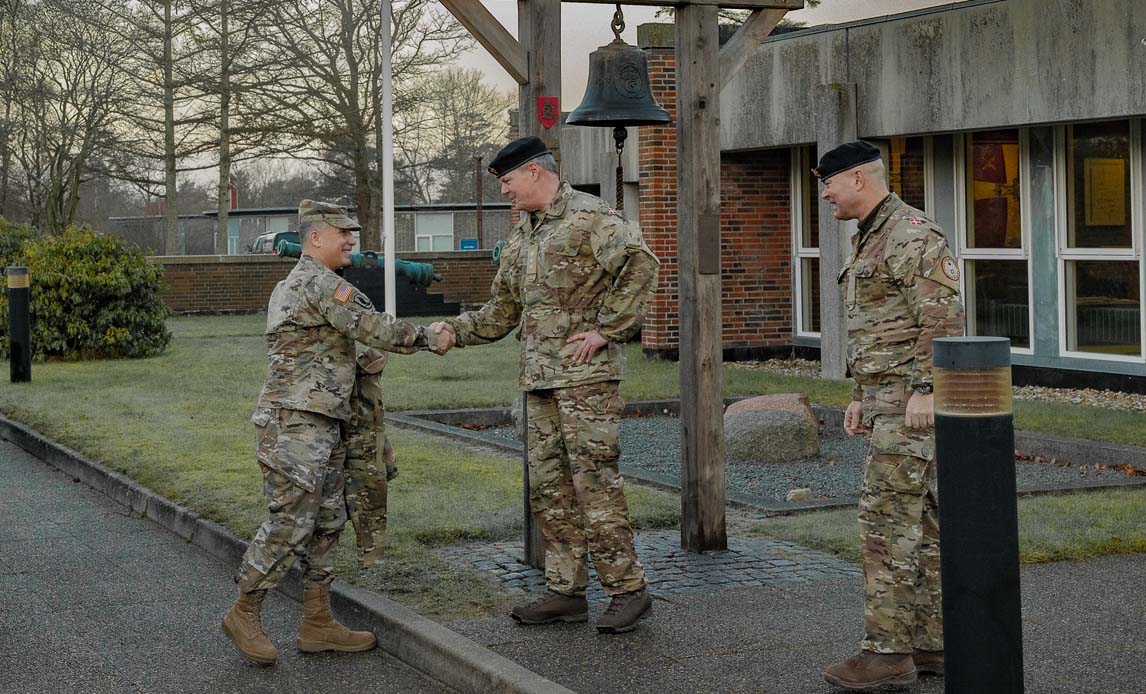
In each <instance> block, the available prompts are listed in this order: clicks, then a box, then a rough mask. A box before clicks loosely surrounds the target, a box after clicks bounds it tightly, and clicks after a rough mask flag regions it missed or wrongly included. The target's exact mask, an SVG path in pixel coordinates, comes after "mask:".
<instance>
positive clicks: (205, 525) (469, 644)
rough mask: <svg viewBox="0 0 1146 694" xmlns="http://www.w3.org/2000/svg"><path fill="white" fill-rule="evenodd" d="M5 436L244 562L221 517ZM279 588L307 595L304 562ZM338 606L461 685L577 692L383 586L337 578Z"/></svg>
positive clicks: (7, 422) (15, 426)
mask: <svg viewBox="0 0 1146 694" xmlns="http://www.w3.org/2000/svg"><path fill="white" fill-rule="evenodd" d="M0 439H3V440H5V441H9V442H11V443H12V444H14V445H16V446H18V447H20V448H22V449H24V450H25V451H27V452H28V453H30V454H31V455H33V456H35V457H36V458H39V459H40V460H42V461H44V462H45V463H47V464H48V465H51V466H52V467H55V468H57V469H59V470H60V471H62V472H63V473H65V474H67V475H69V476H70V477H72V478H74V479H76V480H77V481H80V482H83V483H84V484H86V485H88V486H89V487H91V488H92V489H95V490H96V491H98V492H101V493H102V494H104V495H106V496H108V497H110V498H111V499H113V500H115V501H116V502H118V503H119V504H121V505H123V506H126V507H127V508H129V509H130V510H131V511H132V512H133V513H136V514H139V515H141V516H145V517H147V518H148V519H149V520H151V521H153V522H155V523H157V524H158V525H161V526H163V527H164V528H166V529H167V530H170V531H171V532H173V533H175V534H176V535H178V536H179V537H181V538H183V539H185V540H187V541H188V542H190V543H191V544H193V545H195V546H196V547H199V548H200V549H202V550H203V551H205V552H207V553H208V554H210V555H211V556H213V557H216V558H217V559H221V560H223V561H226V562H229V563H231V564H233V565H238V563H239V561H240V560H241V559H242V556H243V552H245V551H246V548H247V544H246V543H245V542H243V541H242V540H240V539H239V538H238V537H236V536H235V535H234V534H233V533H232V532H231V531H230V530H227V529H226V528H224V527H223V526H221V525H219V524H218V523H214V522H212V521H210V520H207V519H206V518H203V517H202V516H200V515H199V514H197V513H195V512H194V511H191V510H190V509H187V508H184V507H183V506H180V505H179V504H177V503H175V502H174V501H171V500H170V499H167V498H165V497H162V496H160V495H159V494H156V493H155V492H153V491H151V490H150V489H148V488H147V487H144V486H143V485H141V484H139V483H138V482H136V481H135V480H132V479H130V478H128V477H126V476H125V475H122V474H120V473H118V472H116V471H115V470H112V469H110V468H108V467H107V466H105V465H103V464H102V463H98V462H96V461H94V460H91V459H89V458H87V457H86V456H84V455H83V454H82V453H79V452H78V451H75V450H72V449H70V448H68V447H67V446H64V445H61V444H59V443H56V442H55V441H52V440H51V439H49V438H47V437H46V436H44V435H42V434H40V433H39V432H37V431H35V430H33V429H31V428H29V427H26V426H24V425H23V424H20V423H19V422H15V421H12V420H11V419H8V418H7V417H5V416H3V415H0ZM279 590H280V591H281V592H283V593H285V594H287V595H290V596H291V597H293V598H295V599H296V600H297V599H301V597H302V582H301V580H300V575H299V572H298V570H297V567H296V568H294V569H292V570H291V573H290V574H289V575H288V577H287V579H286V580H285V581H283V582H282V583H281V584H280V585H279ZM331 605H332V607H333V609H334V611H335V612H336V613H337V614H338V615H340V616H342V617H343V618H345V619H347V620H355V621H356V622H357V623H361V624H364V625H368V626H369V628H370V629H371V630H372V631H374V633H375V634H376V635H377V636H378V644H379V646H380V647H381V648H382V649H383V650H384V651H386V652H387V653H389V654H390V655H392V656H394V657H396V658H398V659H399V660H401V661H402V662H404V663H406V664H407V665H410V666H411V667H413V668H415V669H417V670H420V671H421V672H424V673H426V674H427V675H429V676H430V677H432V678H433V679H435V680H437V681H439V682H441V683H443V684H445V685H447V686H449V687H453V688H454V689H456V690H457V691H459V692H464V693H467V694H468V693H469V692H482V693H483V694H484V693H487V692H488V693H489V694H574V692H573V691H572V690H570V689H566V688H565V687H562V686H561V685H559V684H557V683H555V682H551V681H549V680H547V679H545V678H544V677H542V676H540V675H538V674H537V673H535V672H532V671H530V670H527V669H525V668H523V667H522V666H520V665H518V664H517V663H515V662H513V661H512V660H509V659H508V658H505V657H503V656H501V655H498V654H497V653H495V652H493V651H491V650H489V649H488V648H485V647H483V646H480V645H478V644H477V643H475V642H474V641H471V640H470V639H467V638H465V637H464V636H461V635H460V634H457V633H455V632H453V631H450V630H449V629H447V628H445V627H443V626H441V625H440V624H438V623H437V622H434V621H431V620H429V619H427V618H425V617H423V616H422V615H420V614H418V613H416V612H414V611H413V610H410V609H409V608H406V607H404V606H402V605H399V604H398V603H396V602H394V601H392V600H389V599H388V598H386V597H384V596H382V595H379V594H377V593H374V592H371V591H368V590H364V589H362V588H358V587H356V586H352V585H350V584H347V583H345V582H342V581H335V583H334V588H333V590H332V592H331Z"/></svg>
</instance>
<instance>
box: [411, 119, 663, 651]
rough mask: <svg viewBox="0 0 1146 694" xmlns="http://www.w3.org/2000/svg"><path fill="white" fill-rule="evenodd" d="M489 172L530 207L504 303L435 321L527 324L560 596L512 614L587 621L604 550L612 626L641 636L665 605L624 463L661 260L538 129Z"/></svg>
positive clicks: (524, 339) (554, 582)
mask: <svg viewBox="0 0 1146 694" xmlns="http://www.w3.org/2000/svg"><path fill="white" fill-rule="evenodd" d="M489 171H490V173H491V174H493V175H494V176H497V177H498V179H499V180H500V182H501V192H502V195H505V196H506V197H508V198H509V200H510V202H511V203H512V207H513V209H514V210H515V211H518V212H522V213H524V214H522V216H521V220H520V221H519V222H518V223H517V225H516V226H515V227H514V228H513V232H512V233H511V234H510V236H509V238H508V240H507V242H506V245H505V250H504V251H503V252H502V254H501V261H500V266H499V268H498V271H497V276H496V277H495V278H494V280H493V291H492V295H493V296H492V298H491V299H490V300H489V301H488V302H486V304H485V306H483V307H482V308H481V309H480V310H477V311H469V312H467V313H463V314H462V315H460V316H458V317H457V318H451V319H449V320H447V321H445V322H443V323H438V324H435V326H432V327H433V328H434V329H438V328H441V329H442V333H443V334H450V335H453V336H455V337H456V340H457V343H456V344H457V346H458V347H466V346H469V345H480V344H485V343H488V342H493V341H495V340H500V339H501V338H503V337H505V336H506V335H508V334H510V333H512V332H514V331H515V330H519V329H520V331H519V333H518V335H519V337H520V339H521V362H520V368H521V371H520V379H519V381H520V387H521V390H522V391H524V392H525V398H526V402H527V403H528V406H527V408H526V410H527V414H528V422H527V424H526V426H527V429H528V432H529V434H528V437H529V505H530V509H531V510H532V511H533V514H534V517H535V518H536V519H537V523H538V526H539V527H540V529H541V535H542V537H543V538H544V541H545V581H546V585H547V587H548V588H549V592H548V593H546V594H545V595H544V596H543V597H542V598H541V599H540V600H538V601H536V602H534V603H532V604H529V605H519V606H517V607H515V608H513V611H512V612H511V613H510V614H511V615H512V617H513V619H515V620H516V621H517V622H518V623H520V624H551V623H558V622H584V621H586V620H587V619H588V618H589V606H588V603H587V602H586V600H585V588H586V584H587V582H588V578H589V561H590V559H592V561H593V564H594V566H595V568H596V569H597V577H598V579H599V580H600V582H601V587H602V588H603V589H604V591H605V593H606V594H608V595H609V596H610V597H611V598H612V602H611V603H610V604H609V607H608V609H607V610H606V611H605V614H604V615H603V616H602V617H601V619H600V620H599V621H598V622H597V625H596V626H597V629H598V631H601V632H603V633H618V632H625V631H630V630H631V629H633V628H635V627H636V625H637V622H638V621H639V620H640V619H641V618H642V617H644V615H645V614H647V613H648V611H649V609H650V608H651V607H652V600H651V598H650V596H649V593H648V591H647V590H646V588H645V574H644V569H643V568H642V567H641V563H640V562H639V561H638V560H637V554H636V549H635V547H634V543H633V530H632V526H631V524H630V522H629V509H628V502H627V500H626V498H625V492H624V486H623V480H622V478H621V475H620V472H619V470H618V459H619V457H620V453H621V448H620V441H619V438H618V437H619V427H620V418H621V412H622V411H623V408H624V402H623V401H622V400H621V396H620V392H619V386H620V381H621V377H622V365H623V361H624V360H623V355H622V350H623V347H624V343H625V341H626V340H628V339H630V338H631V337H633V336H634V335H635V334H636V333H637V331H638V330H639V329H640V325H641V319H642V317H643V316H644V313H645V308H646V307H647V306H648V302H649V299H650V298H652V295H653V292H654V291H655V289H656V283H657V268H658V266H659V262H658V261H657V258H656V256H654V255H653V254H652V252H650V251H649V249H648V246H646V245H645V242H644V239H643V238H642V236H641V231H640V229H639V228H638V227H637V226H636V225H635V224H632V223H630V222H628V221H626V220H625V219H624V218H623V217H621V216H620V215H619V214H617V212H616V211H615V210H613V209H612V208H611V207H609V206H608V204H606V203H605V201H604V200H601V199H600V198H598V197H595V196H592V195H589V194H588V193H582V192H580V191H577V190H574V189H573V187H572V186H570V185H569V183H568V182H567V181H563V180H561V177H560V175H559V174H558V171H557V162H556V161H554V159H553V156H552V155H551V154H550V153H549V148H548V147H546V146H545V143H544V142H542V141H541V140H539V139H537V138H536V137H523V138H521V139H519V140H514V141H513V142H511V143H509V144H508V145H506V147H505V148H503V149H502V150H501V151H500V152H499V153H498V155H497V156H496V157H494V159H493V161H492V162H490V166H489Z"/></svg>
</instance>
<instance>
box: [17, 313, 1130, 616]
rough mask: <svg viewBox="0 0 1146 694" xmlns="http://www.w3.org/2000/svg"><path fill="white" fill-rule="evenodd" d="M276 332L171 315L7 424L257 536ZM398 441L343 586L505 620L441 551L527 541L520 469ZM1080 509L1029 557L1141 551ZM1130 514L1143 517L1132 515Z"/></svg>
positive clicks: (749, 388) (1125, 432)
mask: <svg viewBox="0 0 1146 694" xmlns="http://www.w3.org/2000/svg"><path fill="white" fill-rule="evenodd" d="M264 322H265V318H264V317H263V316H258V315H254V316H230V317H202V318H173V319H171V321H170V327H171V329H172V332H173V334H174V340H173V341H172V344H171V347H170V348H169V349H168V350H167V351H166V352H165V353H164V354H162V355H160V356H158V357H154V358H150V359H141V360H121V361H101V362H87V363H39V362H38V363H36V364H34V365H33V367H32V371H33V381H32V383H30V384H19V385H13V384H9V383H4V384H3V386H0V412H3V413H4V414H6V415H8V416H10V417H12V418H14V419H17V420H19V421H21V422H24V423H26V424H28V425H31V426H32V427H35V428H36V429H38V430H40V431H42V432H44V433H45V434H46V435H48V436H50V437H52V438H54V439H56V440H57V441H60V442H62V443H64V444H66V445H68V446H71V447H73V448H76V449H78V450H81V451H83V452H85V453H86V454H88V455H90V456H91V457H93V458H95V459H97V460H100V461H102V462H104V463H106V464H108V465H109V466H111V467H113V468H115V469H117V470H119V471H121V472H124V473H125V474H127V475H128V476H130V477H132V478H134V479H136V480H139V481H140V482H142V483H143V484H145V485H147V486H148V487H150V488H151V489H154V490H155V491H156V492H158V493H160V494H163V495H164V496H167V497H168V498H171V499H174V500H176V501H178V502H179V503H182V504H184V505H186V506H188V507H190V508H193V509H195V510H196V511H198V512H200V513H202V514H204V515H205V516H207V517H209V518H211V519H213V520H216V521H218V522H220V523H222V524H224V525H226V526H227V527H229V528H231V529H232V530H233V531H234V532H235V533H237V534H238V535H239V536H241V537H249V536H251V534H252V533H253V531H254V529H255V528H256V527H257V525H258V524H259V523H260V522H261V520H262V518H263V513H264V511H263V501H262V497H261V491H260V481H259V475H258V470H257V466H256V465H255V463H254V459H253V458H254V456H253V452H254V451H253V448H254V445H253V444H254V440H253V439H254V436H253V428H252V427H251V425H249V424H248V423H247V418H248V417H249V415H250V413H251V409H252V407H253V405H254V402H255V398H256V396H257V395H258V391H259V387H260V386H261V383H262V378H263V375H264V371H265V368H266V353H265V347H264V342H263V336H262V331H263V325H264ZM427 322H428V321H427ZM517 355H518V345H517V343H516V341H514V340H513V339H512V338H507V339H505V340H503V341H501V342H500V343H497V344H495V345H487V346H482V347H475V348H467V349H465V350H462V351H459V352H455V353H451V354H449V355H447V356H445V357H437V356H434V355H432V354H428V353H422V354H417V355H412V356H405V357H404V356H396V357H395V358H394V359H392V360H391V363H390V365H389V366H388V367H387V371H386V375H385V377H384V379H385V380H384V384H385V390H386V395H387V404H388V406H389V407H390V409H392V410H402V409H424V408H425V409H437V408H448V407H477V406H501V405H507V404H508V403H509V402H510V401H511V400H512V399H513V397H514V396H515V394H516V379H517ZM627 355H628V362H629V363H628V371H627V374H628V380H627V381H625V383H624V385H623V386H622V392H623V394H624V395H625V397H626V398H628V399H631V400H635V399H649V398H669V397H676V396H677V395H678V394H679V378H678V366H677V364H675V363H671V362H662V361H651V360H647V359H645V358H644V356H643V355H642V354H641V351H640V348H639V346H638V345H631V346H629V348H628V350H627ZM724 383H725V392H726V393H728V394H745V395H747V394H762V393H778V392H805V393H808V395H809V396H810V398H811V399H812V400H813V401H814V402H820V403H828V404H836V405H842V404H844V403H845V402H846V401H847V399H848V397H849V392H850V388H849V386H848V384H847V383H846V382H842V381H839V382H833V381H821V380H818V379H811V378H800V377H789V376H778V375H775V374H771V373H767V372H764V371H761V370H743V369H726V370H725V374H724ZM1016 405H1017V409H1018V413H1017V420H1018V425H1019V426H1020V427H1022V428H1027V429H1035V430H1041V431H1049V432H1052V433H1058V434H1063V435H1067V436H1089V437H1091V438H1098V439H1105V440H1112V441H1120V442H1123V443H1132V444H1140V445H1143V444H1146V415H1142V414H1132V413H1122V412H1113V411H1110V410H1097V409H1094V408H1088V407H1084V406H1076V405H1059V404H1055V405H1048V404H1035V403H1025V402H1019V403H1016ZM392 435H393V441H394V445H395V447H396V450H397V452H398V459H399V468H400V470H401V475H400V477H399V478H398V479H397V480H396V481H395V482H394V485H393V487H392V490H393V491H392V493H391V526H390V527H391V532H390V535H389V545H388V551H389V554H390V561H387V562H383V565H382V566H381V567H376V568H373V569H370V570H369V571H360V570H359V569H358V568H357V567H356V565H355V561H354V557H353V552H352V547H351V543H352V538H351V537H350V534H349V533H347V534H346V536H345V537H344V543H343V546H342V547H341V548H340V553H339V556H338V563H339V571H340V574H341V575H342V576H343V577H344V578H347V579H348V580H351V581H353V582H355V583H358V584H359V585H363V586H366V587H371V588H376V589H379V590H381V591H383V592H386V593H387V594H389V595H391V596H393V597H395V598H396V599H398V600H400V601H402V602H404V603H406V604H408V605H410V606H411V607H413V608H414V609H417V610H419V611H421V612H423V613H424V614H427V615H429V616H434V617H443V618H445V617H459V616H467V615H473V614H481V613H486V612H488V611H490V610H495V609H502V608H503V607H504V602H505V600H506V597H505V595H504V594H503V593H502V592H501V591H500V590H499V589H498V588H497V586H495V585H493V584H492V583H490V582H487V581H486V580H485V579H483V578H482V577H481V576H480V575H479V574H476V573H469V572H464V571H459V570H456V569H453V568H451V567H450V566H448V565H446V564H445V563H444V562H442V561H440V560H438V559H437V557H436V556H435V555H434V553H433V549H434V547H435V546H436V545H440V544H443V543H452V542H457V541H460V540H466V539H509V538H513V537H515V536H516V534H517V533H519V532H520V523H521V518H520V509H521V497H520V493H521V492H520V489H521V482H520V463H519V462H517V461H514V460H510V459H508V458H503V457H498V456H491V455H486V454H482V453H476V452H474V451H473V450H472V449H468V448H466V447H464V446H459V445H456V444H453V443H448V442H445V441H443V440H441V439H437V438H434V437H427V436H424V435H421V434H416V433H413V432H408V431H401V430H395V431H393V432H392ZM631 490H632V494H631V497H630V498H631V501H632V507H633V515H634V519H635V522H636V523H637V525H638V526H639V527H673V526H675V525H676V523H677V522H678V509H679V502H678V500H677V499H676V497H675V496H672V495H668V494H663V493H660V492H655V491H649V490H644V489H639V488H631ZM1136 494H1137V495H1136ZM1073 498H1075V497H1058V498H1054V499H1029V500H1023V501H1022V502H1021V506H1020V508H1021V509H1023V513H1024V514H1029V513H1031V511H1030V510H1029V509H1030V507H1031V506H1032V505H1038V504H1046V505H1047V506H1046V508H1045V510H1044V511H1043V512H1042V513H1043V516H1040V517H1038V519H1036V520H1030V521H1024V524H1023V528H1024V543H1025V544H1024V547H1025V548H1027V549H1025V550H1024V551H1025V552H1030V553H1031V554H1030V555H1029V556H1028V559H1039V560H1049V559H1056V558H1063V557H1075V556H1084V555H1078V554H1075V553H1073V552H1075V550H1073V549H1070V548H1071V547H1073V546H1074V544H1076V543H1075V542H1074V540H1075V539H1077V543H1082V544H1085V545H1086V547H1089V548H1091V549H1089V550H1088V551H1091V552H1094V553H1106V552H1112V551H1127V550H1128V549H1132V548H1134V547H1137V548H1138V549H1137V550H1134V551H1143V549H1142V545H1141V543H1142V537H1143V533H1144V531H1143V528H1142V523H1143V519H1146V513H1143V510H1144V506H1146V495H1143V493H1142V492H1137V493H1135V492H1104V493H1101V494H1098V493H1095V494H1086V495H1078V496H1077V498H1078V499H1080V501H1078V502H1075V503H1068V502H1066V501H1063V500H1064V499H1073ZM1055 503H1059V504H1064V505H1063V506H1053V505H1052V504H1055ZM1135 503H1136V504H1137V506H1134V504H1135ZM1123 506H1125V507H1127V508H1131V509H1136V510H1133V511H1127V512H1123V509H1122V508H1121V507H1123ZM1116 507H1117V508H1116ZM1039 508H1042V507H1041V506H1040V507H1039ZM853 516H854V514H851V512H848V514H842V515H840V516H839V520H837V521H833V522H822V520H821V519H823V520H827V519H828V518H831V517H833V516H832V515H831V514H815V515H811V516H801V517H797V518H790V519H775V520H769V521H766V522H763V523H760V524H758V527H757V526H753V532H761V533H773V532H775V533H781V532H783V533H797V534H799V533H802V534H803V535H800V536H799V537H795V538H794V539H796V541H799V542H803V543H805V544H809V545H813V546H817V547H823V548H826V549H831V550H833V551H837V552H840V553H841V554H845V555H846V551H847V550H846V546H847V545H848V544H849V543H853V544H854V517H853ZM1059 517H1064V519H1063V520H1062V521H1061V523H1059V521H1057V520H1055V519H1057V518H1059ZM1056 523H1058V524H1059V525H1062V527H1063V529H1062V531H1061V532H1060V533H1057V534H1055V533H1053V532H1051V530H1052V529H1053V528H1054V527H1056ZM801 528H803V529H801ZM1047 533H1049V534H1047ZM805 535H806V537H804V536H805ZM849 535H850V536H851V538H852V539H848V536H849ZM833 538H834V539H833ZM1066 539H1071V542H1069V543H1068V542H1065V540H1066ZM1031 543H1034V544H1031ZM1135 543H1137V544H1135Z"/></svg>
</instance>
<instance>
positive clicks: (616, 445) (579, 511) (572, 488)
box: [526, 381, 645, 595]
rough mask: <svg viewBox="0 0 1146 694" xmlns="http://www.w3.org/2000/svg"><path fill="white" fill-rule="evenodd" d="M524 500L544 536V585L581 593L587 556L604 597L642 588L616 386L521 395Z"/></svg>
mask: <svg viewBox="0 0 1146 694" xmlns="http://www.w3.org/2000/svg"><path fill="white" fill-rule="evenodd" d="M526 402H527V415H528V442H529V505H530V508H531V510H532V511H533V517H534V519H535V521H536V522H537V524H538V526H539V528H540V529H541V535H542V537H543V538H544V540H545V581H546V583H547V584H548V587H549V589H550V590H552V591H554V592H557V593H563V594H565V595H583V594H584V593H585V587H586V585H587V584H588V582H589V563H588V560H589V558H592V560H593V565H594V567H595V568H596V569H597V577H598V578H599V579H600V581H601V587H602V588H603V589H604V590H605V593H606V594H608V595H617V594H618V593H628V592H631V591H634V590H639V589H641V588H643V587H644V586H645V573H644V567H642V566H641V563H640V561H638V560H637V553H636V549H635V548H634V546H633V529H632V526H631V525H630V523H629V505H628V501H627V500H626V499H625V490H624V479H623V478H622V477H621V474H620V472H619V471H618V469H617V460H618V458H620V455H621V446H620V422H621V413H622V410H623V409H624V401H623V400H621V396H620V393H619V384H618V383H617V382H616V381H605V382H603V383H593V384H590V385H584V386H575V387H572V388H556V389H552V390H535V391H532V392H529V393H528V394H527V401H526Z"/></svg>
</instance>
